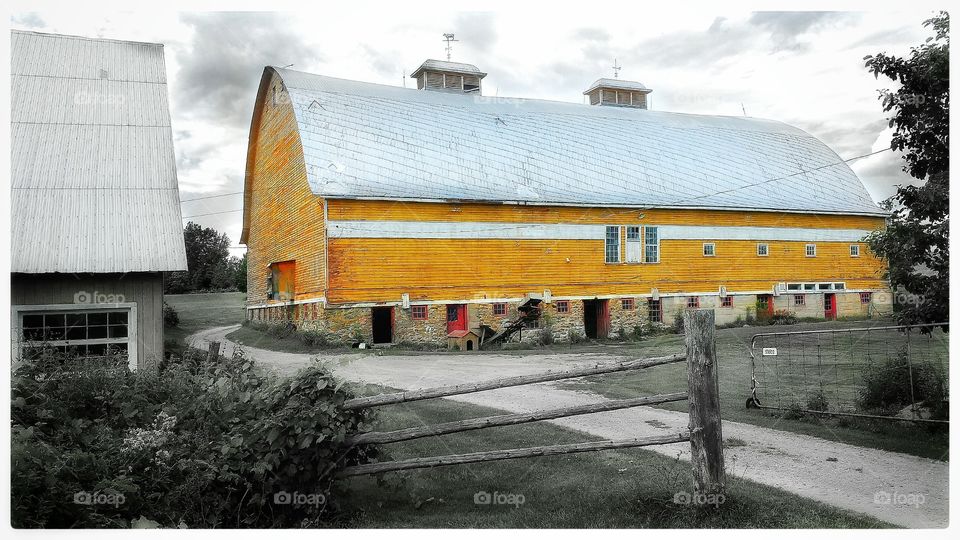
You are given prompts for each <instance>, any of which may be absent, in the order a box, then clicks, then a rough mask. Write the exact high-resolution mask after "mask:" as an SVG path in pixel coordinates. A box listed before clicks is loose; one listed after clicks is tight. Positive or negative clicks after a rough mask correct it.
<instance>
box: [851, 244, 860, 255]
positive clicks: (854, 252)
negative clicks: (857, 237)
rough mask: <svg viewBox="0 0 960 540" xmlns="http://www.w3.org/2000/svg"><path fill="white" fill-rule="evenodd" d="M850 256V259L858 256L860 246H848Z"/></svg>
mask: <svg viewBox="0 0 960 540" xmlns="http://www.w3.org/2000/svg"><path fill="white" fill-rule="evenodd" d="M850 256H851V257H859V256H860V244H850Z"/></svg>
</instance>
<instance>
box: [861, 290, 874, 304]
mask: <svg viewBox="0 0 960 540" xmlns="http://www.w3.org/2000/svg"><path fill="white" fill-rule="evenodd" d="M871 300H873V293H871V292H862V293H860V303H861V304H869V303H870V301H871Z"/></svg>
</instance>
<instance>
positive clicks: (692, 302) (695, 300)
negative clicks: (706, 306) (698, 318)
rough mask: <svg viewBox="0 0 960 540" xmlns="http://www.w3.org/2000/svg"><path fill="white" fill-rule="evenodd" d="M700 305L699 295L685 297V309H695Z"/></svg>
mask: <svg viewBox="0 0 960 540" xmlns="http://www.w3.org/2000/svg"><path fill="white" fill-rule="evenodd" d="M699 307H700V297H699V296H688V297H687V309H697V308H699Z"/></svg>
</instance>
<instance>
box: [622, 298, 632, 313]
mask: <svg viewBox="0 0 960 540" xmlns="http://www.w3.org/2000/svg"><path fill="white" fill-rule="evenodd" d="M620 307H621V308H623V310H624V311H633V308H634V303H633V298H621V299H620Z"/></svg>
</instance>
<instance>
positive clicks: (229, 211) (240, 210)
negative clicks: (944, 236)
mask: <svg viewBox="0 0 960 540" xmlns="http://www.w3.org/2000/svg"><path fill="white" fill-rule="evenodd" d="M242 211H243V208H237V209H236V210H224V211H223V212H209V213H206V214H194V215H192V216H183V217H181V218H180V219H190V218H195V217H203V216H215V215H217V214H229V213H231V212H242Z"/></svg>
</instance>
